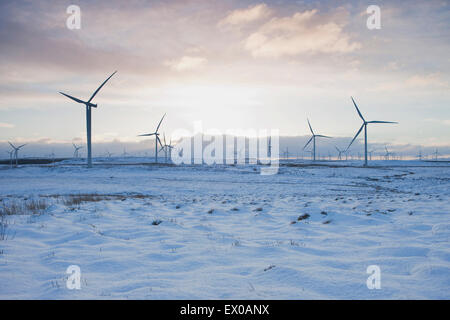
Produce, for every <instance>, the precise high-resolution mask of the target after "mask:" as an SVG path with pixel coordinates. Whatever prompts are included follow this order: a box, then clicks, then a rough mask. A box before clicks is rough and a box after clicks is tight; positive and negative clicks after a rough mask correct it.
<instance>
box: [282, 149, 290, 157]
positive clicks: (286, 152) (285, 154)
mask: <svg viewBox="0 0 450 320" xmlns="http://www.w3.org/2000/svg"><path fill="white" fill-rule="evenodd" d="M283 153H284V158H285V159H286V160H288V159H289V148H288V147H286V151H284V152H283Z"/></svg>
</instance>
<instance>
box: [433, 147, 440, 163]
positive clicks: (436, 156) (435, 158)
mask: <svg viewBox="0 0 450 320" xmlns="http://www.w3.org/2000/svg"><path fill="white" fill-rule="evenodd" d="M433 154H434V161H437V160H438V155H439V152H438V149H437V148H436V151H435V152H433Z"/></svg>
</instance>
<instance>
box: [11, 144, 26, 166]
mask: <svg viewBox="0 0 450 320" xmlns="http://www.w3.org/2000/svg"><path fill="white" fill-rule="evenodd" d="M8 143H9V145H10V146H11V147H12V148H13V149H14V150H13V151H12V152H14V158H15V159H16V167H17V165H18V163H19V150H20V148H22V147H23V146H26V143H25V144H22V145H20V146H18V147H16V146H15V145H13V144H12V143H11V142H9V141H8Z"/></svg>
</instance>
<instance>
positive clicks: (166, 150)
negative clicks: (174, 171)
mask: <svg viewBox="0 0 450 320" xmlns="http://www.w3.org/2000/svg"><path fill="white" fill-rule="evenodd" d="M163 141H164V145H163V146H162V148H161V149H159V152H161V151H164V159H165V162H166V163H167V154H169V159H172V149H173V146H172V139H170V141H169V144H167V143H166V134H165V133H163Z"/></svg>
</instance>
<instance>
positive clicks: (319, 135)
mask: <svg viewBox="0 0 450 320" xmlns="http://www.w3.org/2000/svg"><path fill="white" fill-rule="evenodd" d="M316 137H322V138H333V137H329V136H323V135H321V134H316Z"/></svg>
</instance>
